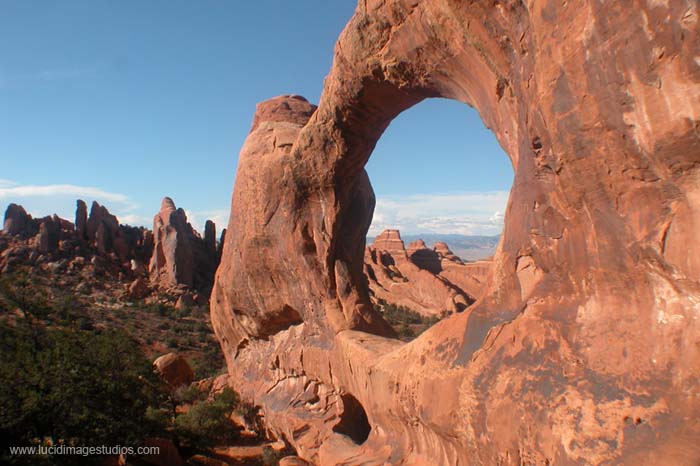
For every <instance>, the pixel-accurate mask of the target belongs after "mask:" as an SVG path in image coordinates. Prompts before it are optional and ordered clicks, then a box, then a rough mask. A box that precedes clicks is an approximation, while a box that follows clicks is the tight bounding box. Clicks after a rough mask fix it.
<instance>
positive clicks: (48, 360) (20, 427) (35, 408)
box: [0, 320, 166, 464]
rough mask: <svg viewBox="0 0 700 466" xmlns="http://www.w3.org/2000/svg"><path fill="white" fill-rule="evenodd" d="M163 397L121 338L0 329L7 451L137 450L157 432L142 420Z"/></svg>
mask: <svg viewBox="0 0 700 466" xmlns="http://www.w3.org/2000/svg"><path fill="white" fill-rule="evenodd" d="M165 397H166V391H165V389H164V387H163V384H162V382H161V381H160V380H159V379H158V378H157V376H156V375H155V374H154V372H153V368H152V366H151V364H150V362H149V361H148V360H147V359H146V357H145V356H144V355H143V353H142V352H141V351H140V349H139V348H138V346H137V345H136V343H135V342H134V341H133V340H132V339H131V338H129V337H128V336H127V335H126V334H125V333H123V332H120V331H103V332H100V333H93V332H87V331H81V330H77V329H75V328H70V329H45V328H43V327H40V326H38V325H35V324H31V323H28V322H27V321H26V320H20V321H18V322H17V324H16V325H8V324H6V323H0V406H2V410H0V435H1V436H2V438H3V440H4V441H6V442H8V443H9V444H10V445H28V444H30V443H33V442H36V441H37V439H43V438H50V439H53V441H54V442H58V441H63V442H67V443H69V444H74V445H81V446H89V445H116V444H121V445H138V444H140V443H141V442H142V441H143V439H144V438H145V437H146V436H147V435H150V434H151V433H153V432H156V431H158V426H156V425H153V424H152V423H151V422H149V419H148V418H147V416H146V413H147V411H148V410H149V408H153V407H158V406H160V405H161V404H163V403H164V402H165V400H166V398H165ZM0 454H2V455H4V454H6V452H5V451H3V452H2V453H0ZM3 459H7V460H8V461H10V460H11V459H8V458H2V457H0V463H2V460H3ZM64 459H65V460H67V458H64ZM53 461H54V463H55V464H60V462H61V461H62V459H61V458H59V457H57V458H54V459H53Z"/></svg>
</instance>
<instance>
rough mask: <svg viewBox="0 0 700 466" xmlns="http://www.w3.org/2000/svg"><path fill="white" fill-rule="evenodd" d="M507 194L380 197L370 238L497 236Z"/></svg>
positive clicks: (503, 192)
mask: <svg viewBox="0 0 700 466" xmlns="http://www.w3.org/2000/svg"><path fill="white" fill-rule="evenodd" d="M508 196H509V192H508V191H490V192H462V193H450V194H413V195H409V196H380V197H378V199H377V205H376V207H375V211H374V217H373V219H372V226H371V227H370V229H369V233H368V234H369V235H370V236H371V235H376V234H377V233H379V232H381V231H382V230H384V229H387V228H396V229H399V230H401V232H402V233H409V234H419V233H437V234H450V233H456V234H463V235H497V234H499V233H501V231H502V230H503V212H504V211H505V209H506V205H507V203H508Z"/></svg>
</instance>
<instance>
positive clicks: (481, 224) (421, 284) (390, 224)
mask: <svg viewBox="0 0 700 466" xmlns="http://www.w3.org/2000/svg"><path fill="white" fill-rule="evenodd" d="M365 170H366V171H367V174H368V176H369V179H370V182H371V186H372V190H373V191H374V195H375V198H376V203H375V208H374V212H373V214H372V223H371V225H370V228H369V231H368V234H367V249H366V251H365V257H364V271H365V275H366V277H367V281H368V285H369V292H370V298H371V300H372V302H373V304H374V307H375V309H377V310H378V311H379V312H380V313H381V314H382V315H383V317H384V318H385V319H386V320H387V321H388V322H389V323H390V324H391V325H392V327H394V329H395V330H397V331H398V332H399V334H400V336H401V337H402V339H404V340H409V339H412V338H411V337H415V336H417V335H418V334H420V333H422V331H424V330H426V329H427V328H428V327H430V326H431V325H433V324H434V323H435V322H437V321H438V320H439V319H440V318H442V317H445V316H447V315H451V314H454V313H458V312H462V311H464V310H465V309H466V308H467V307H468V306H470V305H471V304H472V303H474V302H475V301H476V300H477V299H478V298H479V297H480V296H481V294H482V293H483V292H484V290H485V287H486V283H487V281H488V278H489V274H490V270H491V267H490V265H491V258H492V256H493V254H494V252H495V250H496V247H497V245H498V242H499V239H500V235H501V232H502V229H503V220H504V213H505V209H506V205H507V202H508V197H509V193H510V187H511V185H512V179H513V167H512V165H511V161H510V158H509V157H508V156H507V155H506V154H505V153H504V151H503V149H502V148H501V147H500V145H499V144H498V141H497V140H496V138H495V136H494V134H493V133H492V132H491V131H490V130H488V129H487V128H485V127H484V124H483V122H482V121H481V118H480V116H479V113H478V112H477V111H476V110H475V109H473V108H471V107H470V106H468V105H465V104H464V103H462V102H459V101H457V100H450V99H444V98H433V99H426V100H424V101H422V102H420V103H418V104H416V105H414V106H412V107H410V108H408V109H406V110H404V111H402V112H401V113H400V114H399V115H398V116H397V117H396V118H394V119H393V120H392V121H391V123H390V125H389V126H388V127H387V129H386V131H385V132H384V133H383V134H382V135H381V137H380V138H379V140H378V141H377V144H376V147H375V148H374V150H373V151H372V153H371V156H370V158H369V160H368V162H367V164H366V165H365Z"/></svg>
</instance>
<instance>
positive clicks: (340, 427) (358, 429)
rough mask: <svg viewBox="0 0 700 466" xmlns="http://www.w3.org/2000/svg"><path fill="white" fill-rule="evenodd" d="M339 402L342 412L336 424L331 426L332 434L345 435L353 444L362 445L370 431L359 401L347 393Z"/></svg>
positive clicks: (365, 414) (365, 413)
mask: <svg viewBox="0 0 700 466" xmlns="http://www.w3.org/2000/svg"><path fill="white" fill-rule="evenodd" d="M340 400H341V402H342V404H343V412H342V413H341V415H340V420H339V421H338V423H337V424H336V425H335V426H333V432H336V433H338V434H342V435H345V436H347V437H349V438H350V439H351V440H352V441H353V442H354V443H355V444H357V445H362V444H363V443H365V441H367V438H368V437H369V434H370V432H371V431H372V426H371V425H370V423H369V419H367V412H366V411H365V408H364V407H363V406H362V404H361V403H360V402H359V400H358V399H357V398H355V397H354V396H352V395H350V394H349V393H346V394H343V395H341V396H340Z"/></svg>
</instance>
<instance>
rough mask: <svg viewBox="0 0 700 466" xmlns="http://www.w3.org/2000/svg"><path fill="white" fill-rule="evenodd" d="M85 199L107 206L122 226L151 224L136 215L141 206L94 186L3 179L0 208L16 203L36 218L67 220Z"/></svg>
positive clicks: (122, 196)
mask: <svg viewBox="0 0 700 466" xmlns="http://www.w3.org/2000/svg"><path fill="white" fill-rule="evenodd" d="M77 199H83V200H85V201H86V202H87V203H88V209H89V208H90V207H89V204H90V203H91V202H92V201H93V200H95V201H97V202H99V203H100V204H102V205H105V206H106V207H107V208H108V209H109V210H110V212H112V213H113V214H115V215H116V216H117V217H118V218H119V219H120V222H122V223H128V224H135V225H147V224H149V223H150V220H148V221H144V220H146V219H144V218H142V217H140V216H138V215H136V214H135V213H134V211H135V210H136V209H138V207H139V206H138V204H136V203H135V202H133V201H132V200H131V199H130V198H129V196H127V195H125V194H122V193H115V192H110V191H106V190H104V189H101V188H97V187H93V186H77V185H72V184H47V185H35V184H25V185H23V184H18V183H16V182H14V181H12V180H7V179H0V208H2V209H3V212H4V209H5V208H6V206H7V204H9V203H15V204H20V205H21V206H23V207H24V208H25V209H26V210H27V212H29V213H30V214H32V215H33V216H34V217H42V216H45V215H52V214H54V213H55V214H57V215H59V216H60V217H63V218H65V219H68V220H71V221H72V220H73V218H74V215H75V201H76V200H77Z"/></svg>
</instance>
